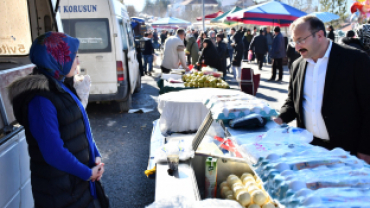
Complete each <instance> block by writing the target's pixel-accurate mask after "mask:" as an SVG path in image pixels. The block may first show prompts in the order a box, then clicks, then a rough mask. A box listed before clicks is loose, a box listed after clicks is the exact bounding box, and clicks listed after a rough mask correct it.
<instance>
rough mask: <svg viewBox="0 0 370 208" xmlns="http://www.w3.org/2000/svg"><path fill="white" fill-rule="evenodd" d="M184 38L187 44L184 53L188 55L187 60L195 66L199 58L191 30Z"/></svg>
mask: <svg viewBox="0 0 370 208" xmlns="http://www.w3.org/2000/svg"><path fill="white" fill-rule="evenodd" d="M186 40H187V41H188V44H187V45H186V50H185V54H186V55H187V56H188V57H189V59H190V61H189V62H190V63H191V64H192V65H193V66H195V64H196V63H197V61H198V59H199V48H198V44H197V42H196V40H195V37H194V36H193V33H192V32H191V31H189V33H188V35H187V36H186Z"/></svg>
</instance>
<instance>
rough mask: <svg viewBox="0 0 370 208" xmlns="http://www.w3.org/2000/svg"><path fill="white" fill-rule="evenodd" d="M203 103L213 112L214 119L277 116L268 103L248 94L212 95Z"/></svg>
mask: <svg viewBox="0 0 370 208" xmlns="http://www.w3.org/2000/svg"><path fill="white" fill-rule="evenodd" d="M203 103H204V104H205V106H206V107H207V108H208V109H210V110H211V112H212V116H213V118H214V119H236V118H240V117H243V116H247V115H249V114H252V113H256V114H260V115H261V116H263V117H265V118H269V117H271V116H276V115H277V112H276V110H275V109H272V108H270V107H269V105H268V103H267V102H265V101H263V100H261V99H257V98H256V97H254V96H251V95H247V94H234V95H210V96H208V97H206V98H205V99H204V101H203Z"/></svg>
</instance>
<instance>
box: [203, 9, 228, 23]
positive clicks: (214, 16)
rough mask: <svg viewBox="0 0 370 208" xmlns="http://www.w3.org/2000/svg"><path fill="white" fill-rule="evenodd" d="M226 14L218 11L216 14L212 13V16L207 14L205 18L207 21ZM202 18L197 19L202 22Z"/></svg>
mask: <svg viewBox="0 0 370 208" xmlns="http://www.w3.org/2000/svg"><path fill="white" fill-rule="evenodd" d="M223 13H224V12H223V11H218V12H215V13H212V14H207V15H206V16H205V17H204V18H205V20H210V19H214V18H216V17H218V16H220V15H222V14H223ZM202 19H203V18H202V17H197V20H198V21H202Z"/></svg>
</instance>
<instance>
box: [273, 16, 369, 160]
mask: <svg viewBox="0 0 370 208" xmlns="http://www.w3.org/2000/svg"><path fill="white" fill-rule="evenodd" d="M290 30H291V31H292V34H293V43H294V46H295V49H296V51H299V53H300V54H301V57H300V58H298V59H297V60H296V61H295V62H294V63H293V65H292V76H290V82H289V87H288V96H287V99H286V101H285V103H284V104H283V106H282V108H281V110H280V115H279V116H278V118H275V119H274V121H275V122H276V123H277V124H280V125H281V124H283V123H289V122H291V121H293V120H296V121H297V127H300V128H305V129H307V130H308V131H309V132H311V133H312V134H313V136H314V138H313V141H312V142H311V144H312V145H317V146H322V147H324V148H326V149H329V150H331V149H334V148H337V147H339V148H342V149H344V150H345V151H348V152H350V153H351V154H353V155H356V156H357V157H358V158H360V159H363V160H365V161H366V162H367V163H370V148H369V147H370V139H369V138H370V131H369V127H370V119H369V117H370V108H369V103H370V90H369V80H370V70H369V66H370V58H369V57H368V55H367V54H366V53H364V52H363V51H361V50H357V49H354V48H350V47H343V46H341V45H339V44H336V43H334V42H333V41H331V40H330V39H328V38H327V37H326V31H325V26H324V23H323V22H322V21H321V20H320V19H318V18H317V17H315V16H304V17H301V18H298V19H297V20H295V21H294V22H293V23H292V24H291V26H290Z"/></svg>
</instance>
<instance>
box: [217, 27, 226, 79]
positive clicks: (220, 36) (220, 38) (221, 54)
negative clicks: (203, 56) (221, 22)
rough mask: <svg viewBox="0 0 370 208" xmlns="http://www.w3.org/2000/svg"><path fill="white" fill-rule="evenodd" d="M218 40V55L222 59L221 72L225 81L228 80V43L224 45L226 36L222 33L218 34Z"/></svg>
mask: <svg viewBox="0 0 370 208" xmlns="http://www.w3.org/2000/svg"><path fill="white" fill-rule="evenodd" d="M216 39H217V43H216V48H217V53H218V56H219V58H220V59H221V70H220V71H222V73H223V77H224V79H225V78H226V57H227V55H228V52H227V46H226V43H224V41H223V40H224V36H223V34H222V33H221V31H220V33H218V34H217V36H216Z"/></svg>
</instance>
